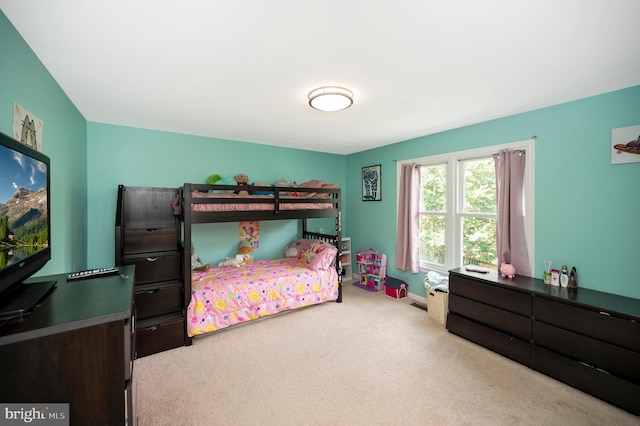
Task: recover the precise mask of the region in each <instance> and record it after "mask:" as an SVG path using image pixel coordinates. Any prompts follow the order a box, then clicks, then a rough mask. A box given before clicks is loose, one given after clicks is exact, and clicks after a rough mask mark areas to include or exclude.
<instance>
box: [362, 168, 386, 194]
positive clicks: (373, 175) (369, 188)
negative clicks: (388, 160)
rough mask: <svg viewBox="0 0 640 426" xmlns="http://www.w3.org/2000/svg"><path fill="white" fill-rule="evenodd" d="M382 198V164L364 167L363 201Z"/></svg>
mask: <svg viewBox="0 0 640 426" xmlns="http://www.w3.org/2000/svg"><path fill="white" fill-rule="evenodd" d="M381 199H382V165H380V164H377V165H375V166H367V167H363V168H362V201H380V200H381Z"/></svg>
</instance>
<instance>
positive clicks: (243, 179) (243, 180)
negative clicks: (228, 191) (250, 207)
mask: <svg viewBox="0 0 640 426" xmlns="http://www.w3.org/2000/svg"><path fill="white" fill-rule="evenodd" d="M233 179H234V180H235V181H236V184H237V185H238V186H246V185H249V176H247V175H245V174H244V173H238V174H237V175H235V176H234V177H233ZM233 192H234V193H236V194H240V195H249V191H244V190H236V191H233Z"/></svg>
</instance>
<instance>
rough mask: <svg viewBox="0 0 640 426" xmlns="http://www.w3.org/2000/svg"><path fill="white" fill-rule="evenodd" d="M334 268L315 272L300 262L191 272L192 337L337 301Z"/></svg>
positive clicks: (189, 322) (189, 325)
mask: <svg viewBox="0 0 640 426" xmlns="http://www.w3.org/2000/svg"><path fill="white" fill-rule="evenodd" d="M337 298H338V274H337V272H336V269H335V268H329V269H328V270H319V271H312V270H311V269H308V268H306V267H304V266H301V265H300V263H299V262H298V260H297V259H296V258H284V259H275V260H257V261H254V262H252V263H250V264H248V265H247V266H243V267H241V268H235V267H233V266H223V267H213V268H211V269H209V270H208V271H206V272H192V275H191V302H190V303H189V307H188V308H187V333H188V335H189V336H190V337H193V336H196V335H198V334H204V333H208V332H210V331H215V330H220V329H222V328H225V327H228V326H231V325H235V324H238V323H241V322H246V321H251V320H254V319H256V318H260V317H264V316H268V315H273V314H276V313H278V312H282V311H286V310H289V309H295V308H299V307H302V306H308V305H314V304H317V303H322V302H327V301H331V300H336V299H337Z"/></svg>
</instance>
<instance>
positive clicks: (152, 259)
mask: <svg viewBox="0 0 640 426" xmlns="http://www.w3.org/2000/svg"><path fill="white" fill-rule="evenodd" d="M156 260H158V258H157V257H147V262H155V261H156Z"/></svg>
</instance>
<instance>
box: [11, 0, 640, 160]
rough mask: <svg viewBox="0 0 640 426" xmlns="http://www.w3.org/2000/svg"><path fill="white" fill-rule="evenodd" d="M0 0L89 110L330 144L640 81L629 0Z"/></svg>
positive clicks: (233, 135)
mask: <svg viewBox="0 0 640 426" xmlns="http://www.w3.org/2000/svg"><path fill="white" fill-rule="evenodd" d="M0 8H1V9H2V11H3V12H4V13H5V15H7V17H8V18H9V20H10V21H11V22H12V23H13V25H14V26H15V27H16V28H17V30H18V31H19V32H20V34H21V35H22V37H23V38H24V39H25V40H26V42H27V43H28V44H29V46H30V47H31V49H32V50H33V51H34V52H35V54H36V55H37V56H38V57H39V58H40V60H41V61H42V62H43V63H44V65H45V67H46V68H47V69H48V70H49V72H50V73H51V74H52V75H53V77H54V78H55V79H56V81H57V82H58V83H59V84H60V86H61V87H62V89H63V90H64V91H65V93H66V94H67V95H68V96H69V98H70V99H71V100H72V101H73V103H74V104H75V105H76V107H77V108H78V109H79V110H80V112H81V113H82V114H83V116H84V117H85V118H86V119H87V120H88V121H92V122H101V123H111V124H118V125H125V126H134V127H141V128H148V129H157V130H164V131H172V132H180V133H188V134H194V135H202V136H211V137H216V138H223V139H231V140H240V141H247V142H255V143H260V144H269V145H276V146H283V147H291V148H301V149H307V150H313V151H322V152H329V153H338V154H349V153H353V152H359V151H363V150H366V149H370V148H373V147H378V146H382V145H387V144H391V143H395V142H399V141H403V140H407V139H411V138H415V137H419V136H424V135H428V134H432V133H436V132H441V131H444V130H448V129H453V128H457V127H461V126H465V125H469V124H473V123H478V122H482V121H486V120H490V119H494V118H498V117H504V116H507V115H512V114H516V113H520V112H525V111H530V110H533V109H537V108H541V107H545V106H550V105H554V104H558V103H562V102H566V101H571V100H575V99H579V98H583V97H587V96H591V95H596V94H600V93H604V92H608V91H612V90H617V89H621V88H626V87H630V86H635V85H638V84H640V26H639V18H640V1H639V0H535V1H534V0H529V1H526V2H525V1H520V0H483V1H478V0H451V1H446V0H369V1H364V0H360V1H357V0H323V1H304V0H270V1H264V0H233V1H230V0H227V1H215V0H180V1H176V0H109V1H97V0H94V1H87V0H47V1H39V0H0ZM323 85H339V86H344V87H347V88H349V89H350V90H352V91H353V92H354V94H355V102H354V105H353V106H352V107H351V108H349V109H347V110H344V111H340V112H334V113H326V112H320V111H316V110H313V109H311V108H310V107H309V106H308V104H307V101H308V100H307V94H308V93H309V91H311V90H312V89H314V88H316V87H319V86H323ZM18 101H19V100H18ZM24 106H25V107H26V108H28V105H24Z"/></svg>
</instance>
